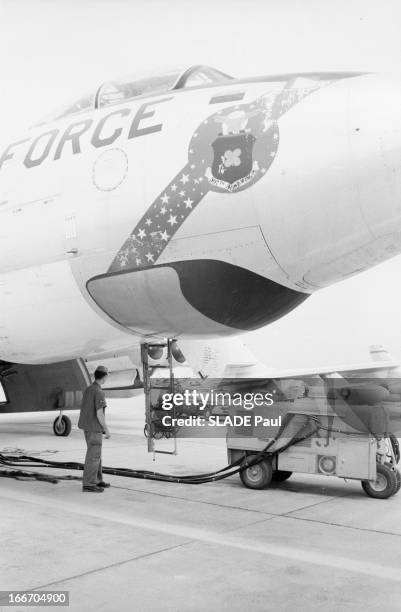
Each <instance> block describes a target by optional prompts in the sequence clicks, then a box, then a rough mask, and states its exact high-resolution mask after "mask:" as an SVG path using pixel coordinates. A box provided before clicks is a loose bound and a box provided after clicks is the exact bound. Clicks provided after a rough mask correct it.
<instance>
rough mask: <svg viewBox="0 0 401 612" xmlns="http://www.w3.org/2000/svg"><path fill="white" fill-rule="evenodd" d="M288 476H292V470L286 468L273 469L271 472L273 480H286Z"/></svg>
mask: <svg viewBox="0 0 401 612" xmlns="http://www.w3.org/2000/svg"><path fill="white" fill-rule="evenodd" d="M290 476H292V472H287V470H275V471H274V472H273V480H274V481H275V482H284V480H288V478H289V477H290Z"/></svg>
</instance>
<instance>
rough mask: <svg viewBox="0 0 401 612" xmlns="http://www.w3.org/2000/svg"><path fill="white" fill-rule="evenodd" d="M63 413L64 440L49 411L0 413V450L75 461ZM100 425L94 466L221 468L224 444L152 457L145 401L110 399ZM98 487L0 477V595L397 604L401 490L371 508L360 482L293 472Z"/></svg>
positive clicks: (76, 604)
mask: <svg viewBox="0 0 401 612" xmlns="http://www.w3.org/2000/svg"><path fill="white" fill-rule="evenodd" d="M70 415H72V420H73V423H74V427H73V430H72V432H71V435H70V436H69V437H67V438H57V437H56V436H54V435H53V432H52V422H53V420H54V416H55V415H54V414H49V413H41V414H38V413H35V414H23V415H1V416H0V450H1V451H2V452H7V451H10V449H15V448H19V449H23V450H24V451H25V452H26V453H27V454H33V453H41V454H39V455H38V456H40V457H41V458H44V459H46V458H50V459H54V460H57V461H83V459H84V455H85V443H84V439H83V435H82V432H80V431H79V430H78V429H77V428H76V422H77V417H78V414H77V413H70ZM107 416H108V422H109V426H110V429H111V432H112V437H111V439H110V440H105V441H104V448H103V459H104V461H103V462H104V465H109V466H113V467H130V468H135V469H151V470H155V471H160V472H165V473H172V474H177V475H183V474H194V473H203V472H209V471H214V470H215V469H219V468H221V467H223V466H224V465H226V462H227V460H226V448H225V440H224V439H223V438H220V439H219V438H214V439H206V438H202V439H198V440H193V439H191V440H190V439H181V440H179V441H178V451H179V454H178V456H169V455H157V458H156V462H153V460H152V459H153V457H152V455H149V454H148V453H147V447H146V440H145V438H144V436H143V424H144V421H143V398H137V399H135V400H111V401H109V408H108V415H107ZM157 444H158V446H159V447H160V448H164V449H165V450H167V449H168V448H171V447H172V441H167V440H163V441H160V442H157ZM53 451H55V452H53ZM24 469H25V468H24ZM35 469H36V471H40V472H43V473H50V472H51V473H52V474H54V475H56V474H59V475H62V474H66V473H69V474H73V475H74V476H76V477H79V476H80V475H81V474H80V473H79V472H71V471H70V472H65V471H63V470H57V471H56V470H51V471H50V470H48V469H44V468H39V467H38V468H35ZM107 480H108V481H109V482H110V483H111V485H112V486H111V487H110V488H109V489H107V490H105V492H104V493H103V494H101V495H96V494H90V493H88V494H84V493H82V491H81V482H80V481H77V480H71V481H60V482H59V483H58V484H50V483H47V482H40V481H23V480H14V479H8V478H2V479H1V480H0V538H1V539H0V541H1V555H0V589H1V590H3V591H5V590H7V591H8V590H32V589H35V590H46V591H58V590H64V591H66V590H67V591H69V594H70V606H69V608H68V609H69V610H71V611H74V612H75V611H77V612H86V611H92V610H93V611H95V610H96V611H99V612H100V611H101V612H103V611H104V612H112V611H114V610H125V609H128V610H135V611H140V612H142V611H143V612H148V611H149V612H150V611H152V612H153V611H161V610H163V611H164V610H166V611H174V612H181V611H182V612H186V611H191V612H192V611H194V612H195V611H196V612H198V611H207V610H209V611H213V612H214V611H216V612H217V611H225V610H227V611H229V610H230V611H237V610H238V611H243V610H244V609H245V610H249V611H251V612H257V611H265V610H269V611H270V610H280V611H281V610H283V611H286V610H291V611H293V610H301V611H303V610H305V611H308V612H312V611H315V610H316V611H317V610H319V611H320V610H322V609H324V610H327V611H334V610H336V611H338V610H352V611H354V610H358V611H359V610H368V611H369V610H377V609H386V610H387V611H399V610H400V609H401V521H400V517H401V494H398V495H396V496H394V497H392V498H390V499H388V500H376V499H371V498H368V497H367V496H366V495H365V494H364V493H363V491H362V489H361V486H360V484H359V482H355V481H348V482H344V481H343V480H340V479H337V478H330V477H328V478H326V477H323V476H305V475H302V474H294V475H293V476H292V477H291V478H290V479H289V480H288V481H286V482H285V483H282V484H280V485H275V486H272V487H271V488H270V489H267V490H263V491H251V490H249V489H246V488H244V487H243V486H242V485H241V483H240V481H239V478H238V476H233V477H230V478H228V479H226V480H223V481H220V482H216V483H208V484H203V485H184V484H171V483H163V482H154V481H148V480H139V479H131V478H123V477H116V476H108V477H107ZM0 609H1V610H5V611H6V610H11V609H14V610H27V609H28V608H27V607H22V606H16V607H14V608H9V607H7V606H5V605H4V601H3V602H1V601H0ZM35 609H36V610H42V609H43V610H48V609H55V608H53V607H51V608H49V607H41V606H39V607H36V606H35Z"/></svg>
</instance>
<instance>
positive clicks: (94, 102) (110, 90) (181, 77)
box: [52, 65, 232, 120]
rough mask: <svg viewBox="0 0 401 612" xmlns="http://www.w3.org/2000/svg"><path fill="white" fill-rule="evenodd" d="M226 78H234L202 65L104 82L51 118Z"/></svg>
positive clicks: (59, 117)
mask: <svg viewBox="0 0 401 612" xmlns="http://www.w3.org/2000/svg"><path fill="white" fill-rule="evenodd" d="M227 79H232V77H230V76H229V75H227V74H225V73H224V72H220V70H216V69H215V68H211V67H210V66H201V65H199V66H192V67H190V68H187V69H182V68H181V69H175V70H169V71H166V72H164V73H163V74H159V75H151V76H149V75H138V74H136V75H135V76H133V75H131V76H129V77H126V78H124V79H119V80H116V81H108V82H106V83H103V85H101V86H100V87H99V89H98V90H97V92H96V93H93V92H92V93H91V94H88V95H86V96H82V97H81V98H79V99H78V100H77V101H76V102H73V103H71V104H68V105H67V106H65V107H63V108H61V109H59V111H58V112H57V113H55V114H54V115H53V117H52V119H53V120H54V119H61V118H62V117H67V116H68V115H72V114H75V113H80V112H82V111H85V110H89V109H91V108H102V107H104V106H108V105H111V104H118V103H119V102H122V101H124V100H129V99H131V98H136V97H138V96H146V95H152V94H159V93H164V92H167V91H171V90H173V89H184V88H185V89H187V88H190V87H199V86H202V85H207V84H210V83H216V82H221V81H226V80H227Z"/></svg>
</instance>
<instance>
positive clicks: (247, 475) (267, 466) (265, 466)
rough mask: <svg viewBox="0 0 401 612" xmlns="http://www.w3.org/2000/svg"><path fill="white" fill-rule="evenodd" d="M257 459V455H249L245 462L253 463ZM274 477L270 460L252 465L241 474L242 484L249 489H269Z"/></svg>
mask: <svg viewBox="0 0 401 612" xmlns="http://www.w3.org/2000/svg"><path fill="white" fill-rule="evenodd" d="M255 457H256V455H248V456H247V458H246V460H245V461H246V462H249V461H252V459H254V458H255ZM272 475H273V468H272V463H271V461H269V460H268V459H264V460H263V461H260V462H259V463H256V464H255V465H251V466H250V467H249V468H247V469H246V470H243V471H242V472H240V474H239V476H240V478H241V482H242V484H243V485H244V486H245V487H247V488H248V489H264V488H265V487H268V486H269V485H270V483H271V481H272Z"/></svg>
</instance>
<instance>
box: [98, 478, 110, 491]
mask: <svg viewBox="0 0 401 612" xmlns="http://www.w3.org/2000/svg"><path fill="white" fill-rule="evenodd" d="M97 486H98V487H102V489H107V488H108V487H109V486H110V483H109V482H104V480H101V481H100V482H98V483H97Z"/></svg>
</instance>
